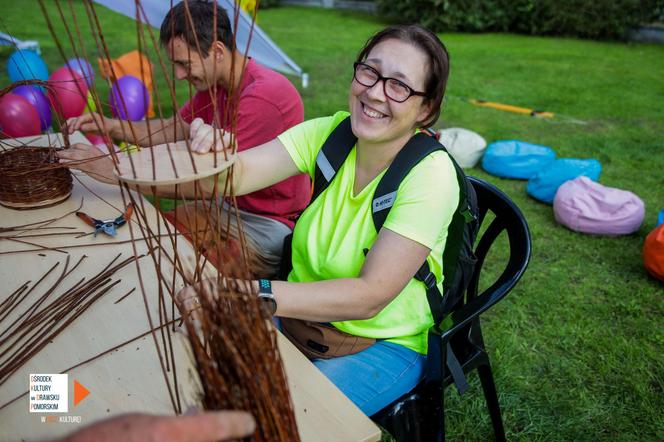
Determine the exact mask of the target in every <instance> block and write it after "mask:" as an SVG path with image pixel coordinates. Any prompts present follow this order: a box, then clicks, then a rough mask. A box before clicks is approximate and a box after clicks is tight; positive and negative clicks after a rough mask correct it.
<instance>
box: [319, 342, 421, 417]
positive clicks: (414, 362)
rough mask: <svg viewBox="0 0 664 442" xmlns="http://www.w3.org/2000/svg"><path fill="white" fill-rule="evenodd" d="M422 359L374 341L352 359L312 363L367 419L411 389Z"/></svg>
mask: <svg viewBox="0 0 664 442" xmlns="http://www.w3.org/2000/svg"><path fill="white" fill-rule="evenodd" d="M425 361H426V356H425V355H421V354H419V353H417V352H415V351H413V350H410V349H408V348H406V347H404V346H402V345H398V344H392V343H391V342H385V341H378V342H376V343H375V344H374V345H372V346H371V347H369V348H367V349H366V350H363V351H361V352H359V353H355V354H353V355H348V356H341V357H338V358H332V359H314V360H313V361H312V362H313V363H314V365H316V367H318V368H319V369H320V371H322V372H323V374H324V375H325V376H327V378H328V379H330V380H331V381H332V383H333V384H334V385H336V386H337V388H339V389H340V390H341V391H342V392H343V393H344V394H345V395H346V396H348V398H349V399H350V400H351V401H352V402H353V403H354V404H355V405H357V406H358V407H359V408H360V410H362V411H363V412H364V413H365V414H366V415H367V416H371V415H373V414H375V413H377V412H378V411H380V410H381V409H383V408H384V407H386V406H387V405H389V404H390V403H392V402H393V401H394V400H396V399H398V398H399V397H400V396H401V395H402V394H404V393H407V392H408V391H410V390H411V389H412V388H414V387H415V386H416V385H417V383H418V382H419V381H420V379H422V375H423V374H424V363H425Z"/></svg>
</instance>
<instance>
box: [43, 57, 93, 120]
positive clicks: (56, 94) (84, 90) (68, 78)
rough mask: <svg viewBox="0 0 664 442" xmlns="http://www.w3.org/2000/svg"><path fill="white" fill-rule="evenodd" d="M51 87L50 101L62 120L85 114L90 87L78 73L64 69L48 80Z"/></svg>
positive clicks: (49, 92)
mask: <svg viewBox="0 0 664 442" xmlns="http://www.w3.org/2000/svg"><path fill="white" fill-rule="evenodd" d="M48 83H49V85H50V86H51V87H50V88H49V91H48V99H49V101H50V102H51V106H53V109H54V110H55V112H57V113H58V114H59V115H60V116H61V117H62V118H71V117H78V116H79V115H81V114H82V113H83V110H84V109H85V104H86V103H87V97H88V85H87V83H86V82H85V79H84V78H83V77H81V75H79V74H78V73H77V72H76V71H74V70H72V69H70V68H68V67H66V66H65V67H63V68H60V69H58V70H57V71H55V72H53V73H52V74H51V76H50V77H49V78H48Z"/></svg>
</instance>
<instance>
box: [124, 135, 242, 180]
mask: <svg viewBox="0 0 664 442" xmlns="http://www.w3.org/2000/svg"><path fill="white" fill-rule="evenodd" d="M169 150H170V153H169ZM215 157H216V158H215ZM236 158H237V155H232V156H229V157H228V159H227V160H224V154H223V153H220V152H217V154H216V155H215V154H214V153H207V154H203V155H201V154H197V153H190V152H189V151H188V149H187V144H186V143H185V142H184V141H179V142H177V143H167V144H160V145H158V146H154V147H152V148H142V149H141V150H139V151H138V152H133V153H120V154H118V160H119V164H118V170H117V171H115V174H116V176H117V177H118V179H120V180H122V181H124V182H126V183H130V184H138V185H147V186H150V185H156V184H159V185H167V184H181V183H188V182H191V181H194V180H199V179H201V178H206V177H209V176H212V175H216V174H218V173H220V172H223V171H224V170H226V169H228V168H229V167H231V166H232V165H233V163H234V162H235V160H236Z"/></svg>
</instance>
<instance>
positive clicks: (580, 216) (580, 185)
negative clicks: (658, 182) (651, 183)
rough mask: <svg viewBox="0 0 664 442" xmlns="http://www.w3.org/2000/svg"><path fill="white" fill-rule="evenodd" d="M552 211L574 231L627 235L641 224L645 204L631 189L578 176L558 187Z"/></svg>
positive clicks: (560, 221) (559, 220) (557, 218)
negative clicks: (613, 186) (618, 187)
mask: <svg viewBox="0 0 664 442" xmlns="http://www.w3.org/2000/svg"><path fill="white" fill-rule="evenodd" d="M553 214H554V216H555V218H556V221H558V222H559V223H560V224H562V225H563V226H565V227H568V228H569V229H571V230H574V231H577V232H582V233H590V234H595V235H627V234H630V233H633V232H635V231H637V230H638V229H639V227H640V226H641V223H642V222H643V217H644V215H645V206H644V204H643V201H641V199H640V198H639V197H638V196H636V195H635V194H633V193H632V192H629V191H627V190H620V189H615V188H612V187H606V186H602V185H601V184H599V183H596V182H594V181H592V180H591V179H589V178H588V177H585V176H580V177H578V178H576V179H574V180H571V181H567V182H566V183H564V184H563V185H561V186H560V187H559V188H558V192H557V193H556V197H555V199H554V200H553Z"/></svg>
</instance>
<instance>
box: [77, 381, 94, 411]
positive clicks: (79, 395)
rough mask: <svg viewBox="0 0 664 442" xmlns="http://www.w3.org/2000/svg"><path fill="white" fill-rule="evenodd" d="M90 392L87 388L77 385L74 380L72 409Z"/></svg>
mask: <svg viewBox="0 0 664 442" xmlns="http://www.w3.org/2000/svg"><path fill="white" fill-rule="evenodd" d="M89 394H90V392H89V391H88V389H87V388H85V387H84V386H82V385H81V384H79V383H78V381H77V380H74V407H75V406H77V405H78V403H79V402H81V401H82V400H83V399H85V398H86V397H87V396H88V395H89Z"/></svg>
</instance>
